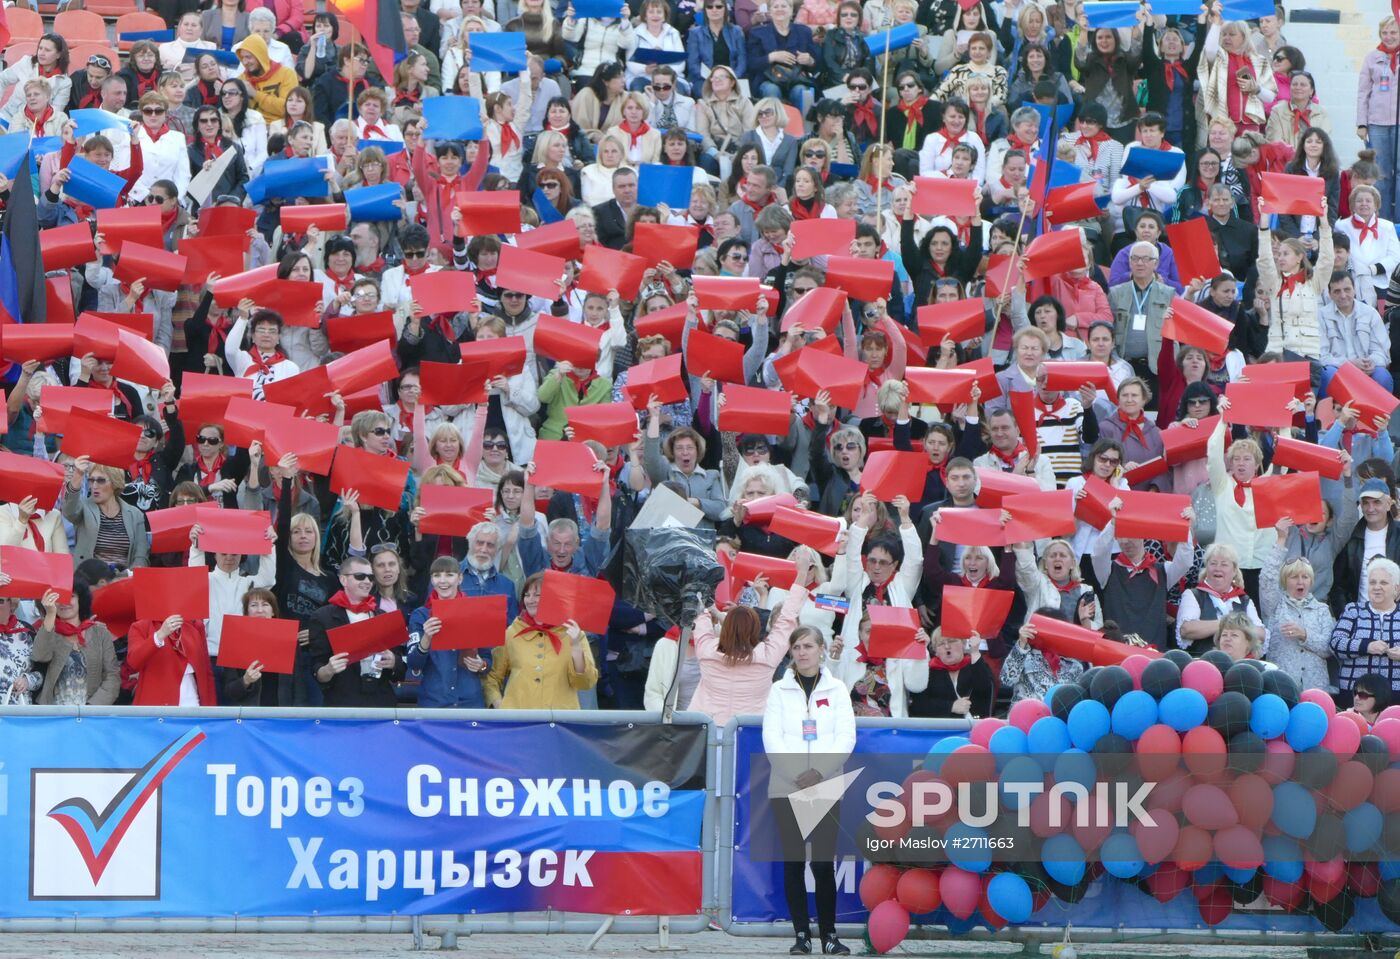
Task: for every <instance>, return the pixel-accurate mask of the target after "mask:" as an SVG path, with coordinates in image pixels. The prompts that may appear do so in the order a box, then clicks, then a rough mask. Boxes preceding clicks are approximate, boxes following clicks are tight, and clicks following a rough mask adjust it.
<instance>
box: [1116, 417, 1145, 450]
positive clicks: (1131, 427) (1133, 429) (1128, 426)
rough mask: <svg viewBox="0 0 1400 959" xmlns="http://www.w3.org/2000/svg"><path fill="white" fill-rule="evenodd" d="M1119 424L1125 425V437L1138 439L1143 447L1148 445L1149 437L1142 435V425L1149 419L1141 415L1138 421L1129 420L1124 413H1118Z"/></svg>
mask: <svg viewBox="0 0 1400 959" xmlns="http://www.w3.org/2000/svg"><path fill="white" fill-rule="evenodd" d="M1118 422H1120V423H1122V424H1123V435H1124V436H1132V437H1136V438H1137V441H1138V442H1139V443H1141V444H1142V445H1143V446H1146V445H1147V437H1146V436H1143V435H1142V425H1143V424H1144V423H1146V422H1147V417H1146V416H1144V415H1143V414H1141V413H1139V414H1138V415H1137V418H1136V419H1131V420H1130V419H1128V418H1127V417H1126V416H1124V415H1123V411H1122V410H1119V411H1118Z"/></svg>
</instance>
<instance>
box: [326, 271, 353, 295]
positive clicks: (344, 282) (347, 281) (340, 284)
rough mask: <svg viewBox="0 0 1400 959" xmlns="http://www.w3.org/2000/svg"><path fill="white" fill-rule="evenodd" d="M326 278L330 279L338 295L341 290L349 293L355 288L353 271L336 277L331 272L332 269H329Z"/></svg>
mask: <svg viewBox="0 0 1400 959" xmlns="http://www.w3.org/2000/svg"><path fill="white" fill-rule="evenodd" d="M326 278H327V279H329V280H330V281H331V283H332V284H333V285H334V286H335V291H336V292H337V293H339V292H340V291H341V290H345V291H347V292H348V291H349V290H350V289H352V288H353V287H354V286H355V271H354V270H353V269H352V270H351V271H350V272H349V273H346V274H345V275H344V276H336V274H335V273H334V272H332V271H331V269H330V267H327V268H326Z"/></svg>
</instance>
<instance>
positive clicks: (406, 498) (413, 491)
mask: <svg viewBox="0 0 1400 959" xmlns="http://www.w3.org/2000/svg"><path fill="white" fill-rule="evenodd" d="M350 441H351V445H353V446H355V447H357V448H359V449H362V450H364V451H365V452H367V453H373V454H374V455H375V456H383V457H384V458H385V459H389V460H397V459H398V449H397V447H396V445H395V443H394V421H393V420H391V419H389V414H388V413H385V412H384V411H383V410H362V411H361V412H359V413H356V414H355V418H354V419H352V420H351V421H350ZM417 490H418V481H417V480H416V479H415V478H414V476H413V474H412V472H410V473H409V474H408V476H407V478H406V480H405V488H404V491H403V494H402V496H401V497H400V498H399V508H398V509H397V510H387V509H383V508H381V507H378V506H370V505H369V504H367V503H361V502H360V497H359V491H358V490H353V489H351V490H346V491H345V494H344V495H343V496H341V498H340V499H339V500H338V501H337V503H336V505H335V507H334V508H333V510H332V512H331V519H330V522H329V523H328V524H327V530H326V562H328V563H330V564H332V565H336V564H338V563H339V562H340V561H341V560H342V559H344V558H345V557H346V556H354V555H357V554H361V553H363V552H364V551H365V550H368V549H373V548H374V547H375V546H378V545H379V544H381V543H389V544H391V545H393V547H394V548H395V549H396V550H397V551H398V554H399V555H400V556H407V555H408V547H409V536H410V535H411V533H412V527H411V526H410V525H409V510H411V509H412V508H413V501H414V497H415V496H416V495H417Z"/></svg>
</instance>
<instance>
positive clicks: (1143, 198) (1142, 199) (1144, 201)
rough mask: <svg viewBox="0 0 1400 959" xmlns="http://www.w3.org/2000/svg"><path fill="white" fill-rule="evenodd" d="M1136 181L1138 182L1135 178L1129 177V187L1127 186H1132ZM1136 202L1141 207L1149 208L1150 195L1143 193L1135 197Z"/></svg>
mask: <svg viewBox="0 0 1400 959" xmlns="http://www.w3.org/2000/svg"><path fill="white" fill-rule="evenodd" d="M1137 181H1138V178H1137V177H1135V176H1130V177H1128V185H1129V186H1132V185H1133V184H1135V183H1137ZM1137 202H1138V203H1139V204H1140V205H1141V206H1143V207H1150V206H1152V197H1151V196H1150V195H1148V194H1147V193H1145V192H1144V193H1139V194H1138V195H1137Z"/></svg>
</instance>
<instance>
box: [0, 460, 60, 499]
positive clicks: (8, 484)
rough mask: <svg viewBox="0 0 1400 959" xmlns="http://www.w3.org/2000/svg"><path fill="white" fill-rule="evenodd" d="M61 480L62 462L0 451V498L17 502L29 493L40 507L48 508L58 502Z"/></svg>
mask: <svg viewBox="0 0 1400 959" xmlns="http://www.w3.org/2000/svg"><path fill="white" fill-rule="evenodd" d="M63 481H64V470H63V465H62V464H61V463H51V462H49V461H48V460H41V459H36V458H35V457H33V456H20V455H19V454H17V453H11V452H9V451H8V450H0V500H3V501H4V502H6V503H18V502H20V501H21V500H23V499H24V498H25V497H28V496H32V497H34V498H35V499H37V500H38V501H39V508H40V509H50V508H52V507H53V505H54V504H55V503H57V502H58V494H59V493H60V492H62V490H63Z"/></svg>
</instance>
